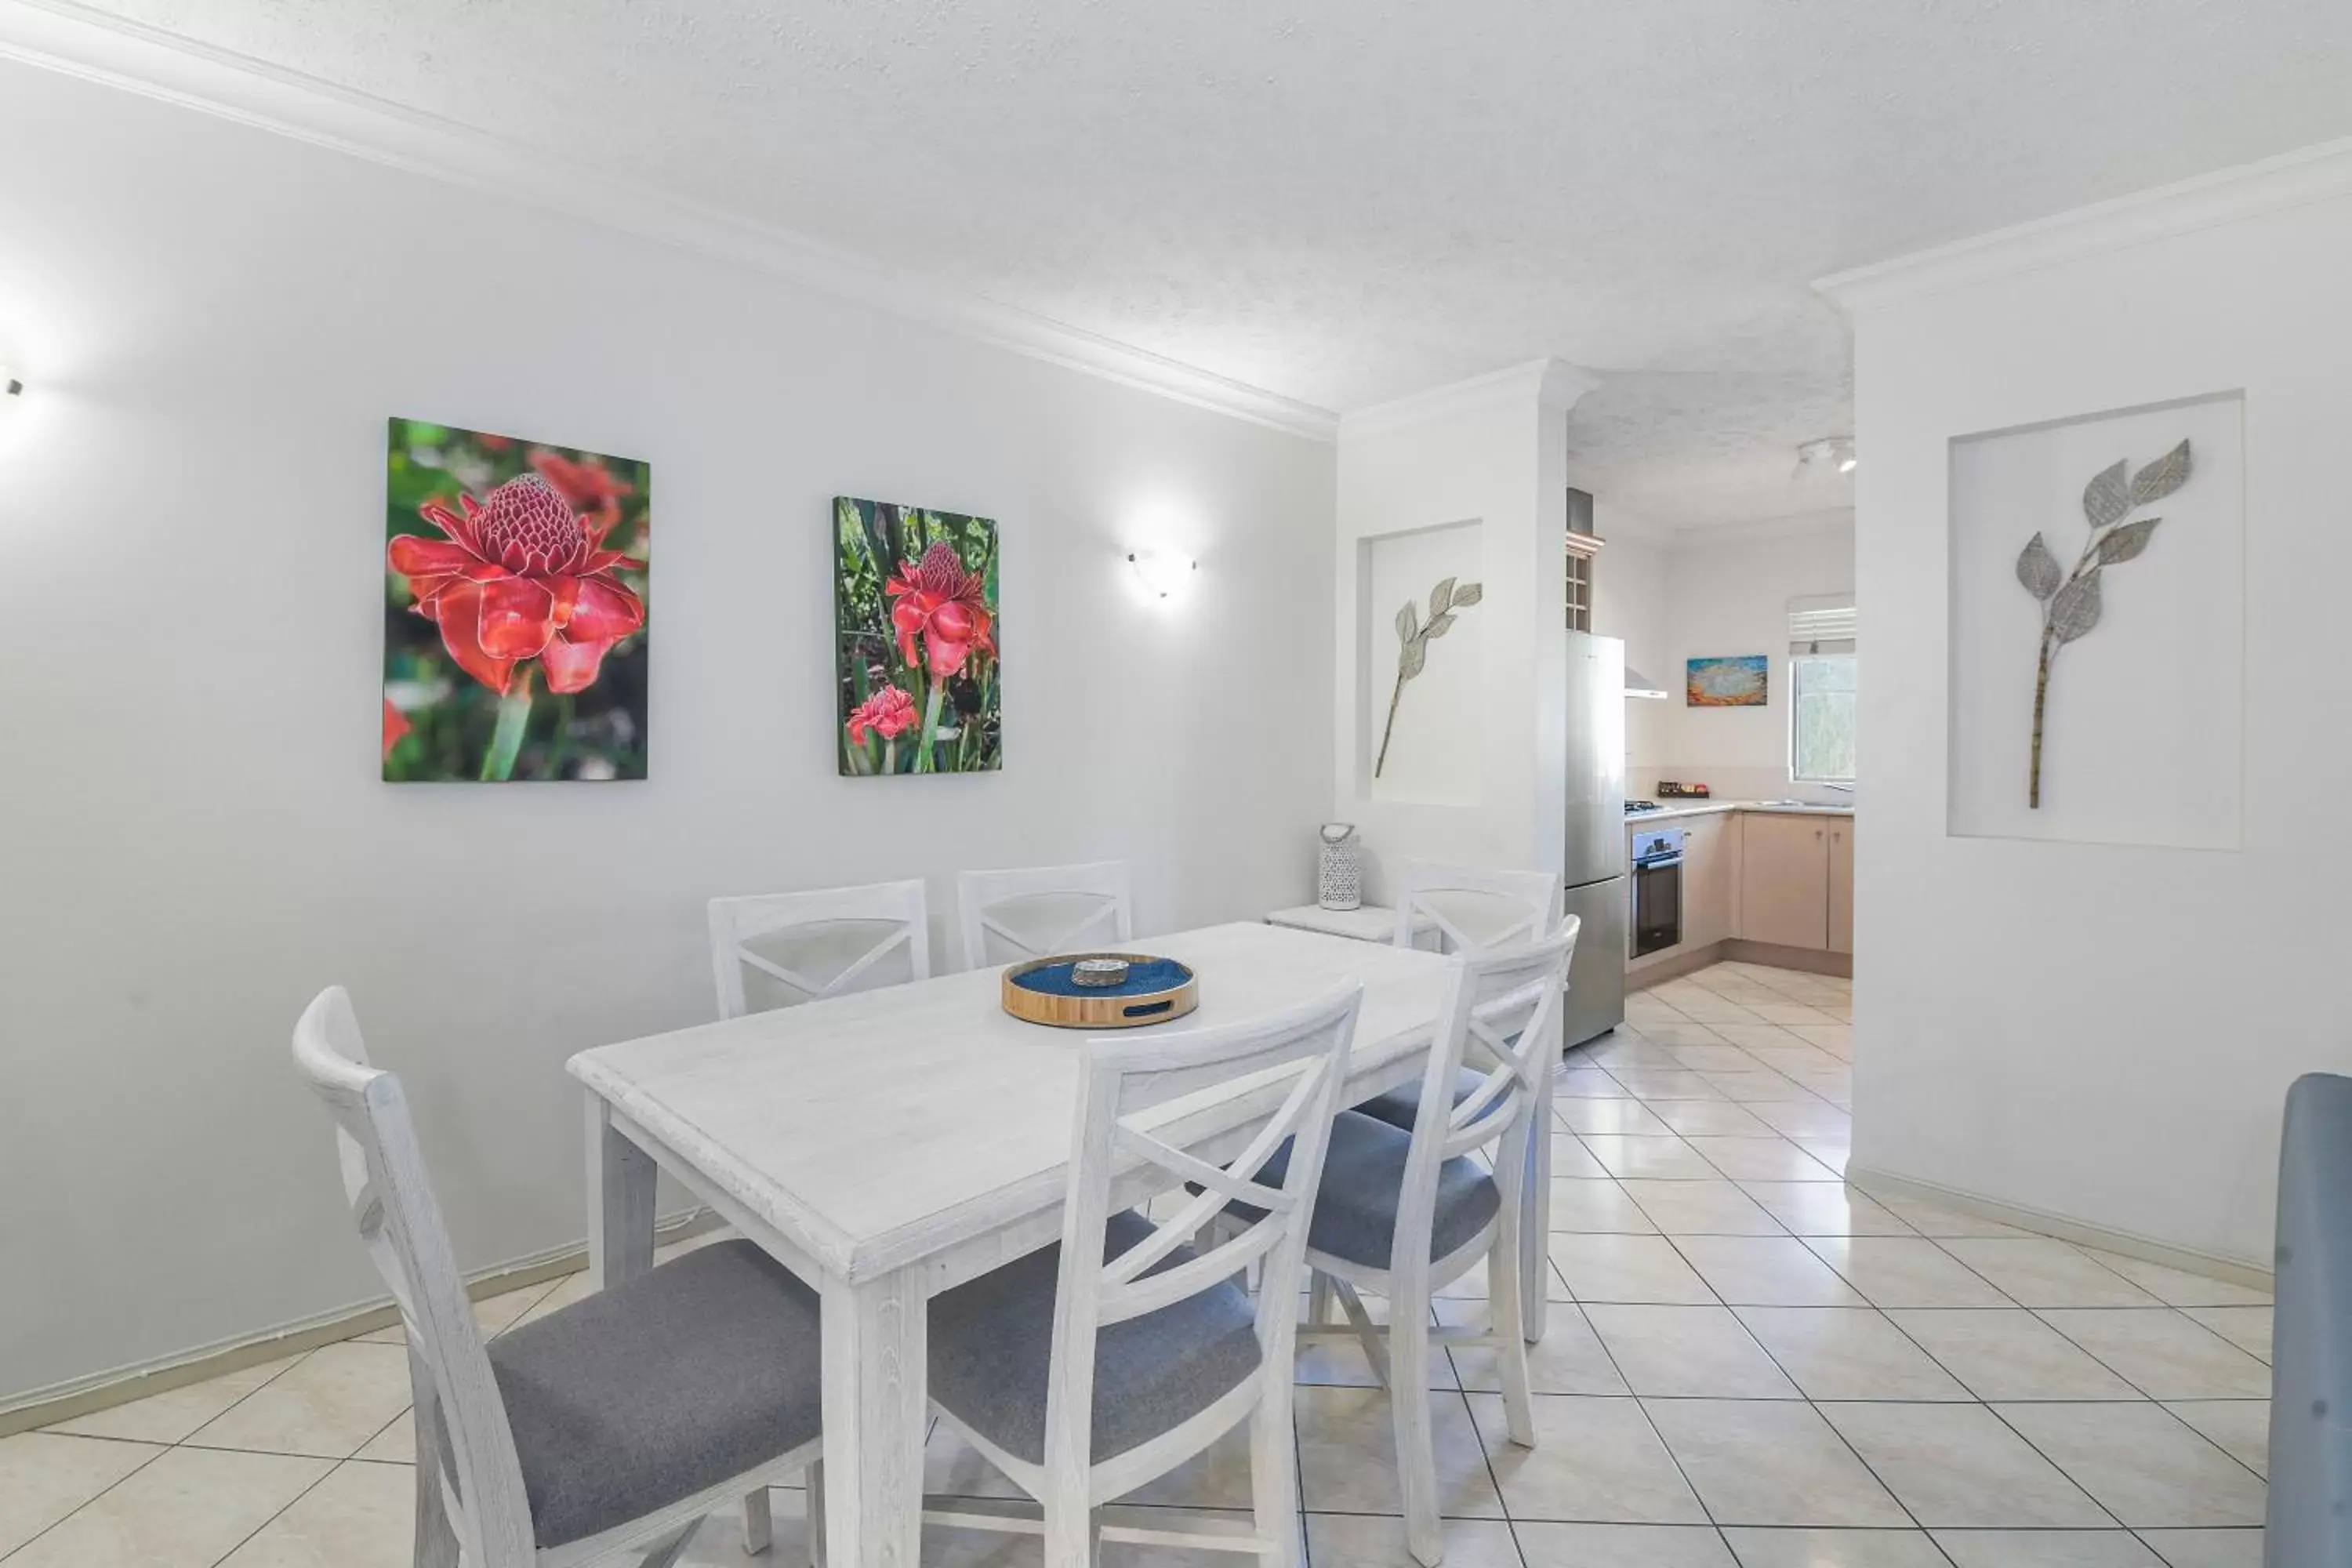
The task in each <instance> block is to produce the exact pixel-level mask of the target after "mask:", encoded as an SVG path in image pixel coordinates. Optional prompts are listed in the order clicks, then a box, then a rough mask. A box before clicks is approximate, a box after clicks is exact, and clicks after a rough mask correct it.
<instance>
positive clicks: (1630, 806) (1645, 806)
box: [1625, 800, 1666, 816]
mask: <svg viewBox="0 0 2352 1568" xmlns="http://www.w3.org/2000/svg"><path fill="white" fill-rule="evenodd" d="M1665 809H1666V808H1665V807H1664V806H1663V805H1659V804H1658V803H1657V802H1656V801H1654V800H1629V801H1627V802H1626V803H1625V815H1626V816H1641V815H1642V814H1643V812H1645V811H1664V810H1665Z"/></svg>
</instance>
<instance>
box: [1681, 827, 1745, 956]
mask: <svg viewBox="0 0 2352 1568" xmlns="http://www.w3.org/2000/svg"><path fill="white" fill-rule="evenodd" d="M1681 826H1682V829H1683V943H1684V945H1685V946H1686V947H1706V946H1707V945H1709V944H1710V943H1713V942H1721V941H1722V940H1723V939H1724V938H1726V937H1727V936H1729V935H1730V934H1731V932H1732V926H1733V923H1734V921H1735V919H1736V917H1737V916H1738V906H1737V905H1736V904H1735V903H1734V902H1733V900H1734V899H1735V898H1736V897H1737V896H1738V894H1737V889H1738V869H1739V817H1738V815H1737V814H1735V813H1732V812H1728V811H1727V812H1722V813H1720V814H1718V815H1717V816H1694V817H1691V818H1689V819H1688V820H1687V821H1685V822H1684V823H1683V824H1681Z"/></svg>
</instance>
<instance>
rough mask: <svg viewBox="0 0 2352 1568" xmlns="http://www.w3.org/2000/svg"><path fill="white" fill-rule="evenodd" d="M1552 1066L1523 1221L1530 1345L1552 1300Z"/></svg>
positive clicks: (1532, 1150) (1532, 1145)
mask: <svg viewBox="0 0 2352 1568" xmlns="http://www.w3.org/2000/svg"><path fill="white" fill-rule="evenodd" d="M1555 1059H1557V1058H1555ZM1549 1065H1550V1064H1547V1070H1546V1071H1545V1073H1544V1076H1543V1087H1542V1089H1539V1090H1538V1091H1537V1094H1536V1135H1535V1136H1534V1137H1532V1138H1530V1139H1528V1191H1527V1201H1526V1202H1525V1203H1524V1204H1523V1205H1521V1218H1520V1222H1519V1329H1520V1331H1521V1333H1522V1334H1524V1335H1525V1336H1526V1339H1527V1342H1528V1343H1529V1344H1536V1343H1538V1342H1540V1341H1541V1340H1542V1339H1543V1336H1544V1314H1545V1312H1546V1311H1547V1310H1549V1309H1548V1307H1547V1305H1546V1303H1548V1302H1549V1300H1551V1291H1550V1290H1549V1289H1546V1287H1547V1286H1549V1284H1550V1283H1551V1240H1550V1231H1551V1140H1552V1134H1554V1133H1555V1132H1557V1131H1559V1121H1557V1120H1556V1119H1555V1118H1554V1117H1553V1116H1552V1112H1551V1100H1552V1075H1551V1073H1550V1071H1549Z"/></svg>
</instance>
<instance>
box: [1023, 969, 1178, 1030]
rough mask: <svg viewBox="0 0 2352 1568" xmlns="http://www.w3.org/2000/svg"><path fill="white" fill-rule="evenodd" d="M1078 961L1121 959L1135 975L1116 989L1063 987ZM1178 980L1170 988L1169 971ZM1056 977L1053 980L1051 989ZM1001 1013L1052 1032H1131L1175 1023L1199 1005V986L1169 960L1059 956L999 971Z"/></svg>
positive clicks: (1112, 986)
mask: <svg viewBox="0 0 2352 1568" xmlns="http://www.w3.org/2000/svg"><path fill="white" fill-rule="evenodd" d="M1082 958H1123V959H1125V960H1126V961H1127V962H1128V963H1129V965H1130V966H1131V967H1132V968H1134V969H1136V970H1139V971H1140V970H1142V969H1143V967H1144V966H1145V965H1146V964H1150V965H1151V966H1152V969H1153V971H1154V973H1150V974H1141V975H1136V976H1130V977H1129V979H1128V981H1127V982H1126V983H1125V984H1119V985H1106V986H1102V987H1099V988H1097V987H1080V986H1076V985H1072V984H1069V982H1068V979H1067V975H1068V972H1069V968H1070V966H1071V965H1072V964H1074V963H1077V962H1078V960H1080V959H1082ZM1170 971H1173V972H1174V973H1175V974H1176V975H1179V976H1181V979H1178V980H1177V981H1176V983H1175V984H1169V983H1168V982H1169V980H1170V978H1171V976H1170V973H1169V972H1170ZM1056 976H1059V977H1060V978H1059V981H1058V984H1056ZM1003 986H1004V1010H1005V1011H1006V1012H1008V1013H1010V1014H1012V1015H1013V1016H1014V1017H1016V1018H1020V1019H1023V1020H1024V1021H1025V1022H1028V1023H1032V1024H1045V1025H1048V1026H1051V1027H1054V1028H1056V1029H1134V1028H1140V1027H1141V1026H1144V1025H1146V1024H1164V1023H1166V1022H1167V1021H1168V1020H1169V1019H1171V1018H1181V1017H1182V1016H1184V1015H1185V1014H1187V1013H1189V1012H1191V1011H1192V1009H1193V1008H1195V1007H1198V1006H1199V1005H1201V982H1200V977H1199V976H1197V975H1195V974H1194V973H1192V969H1191V967H1190V966H1188V965H1186V964H1182V963H1177V962H1176V961H1175V960H1174V959H1172V958H1153V957H1151V956H1150V955H1148V954H1145V953H1139V952H1063V953H1056V954H1055V955H1054V956H1053V957H1051V958H1040V959H1035V960H1033V961H1032V962H1030V963H1016V964H1014V965H1013V967H1012V968H1010V969H1007V970H1006V971H1005V972H1004V982H1003Z"/></svg>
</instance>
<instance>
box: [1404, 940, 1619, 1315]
mask: <svg viewBox="0 0 2352 1568" xmlns="http://www.w3.org/2000/svg"><path fill="white" fill-rule="evenodd" d="M1581 925H1582V922H1581V921H1579V920H1578V919H1577V918H1576V917H1575V916H1573V915H1570V917H1569V918H1568V919H1566V920H1564V921H1559V923H1558V924H1557V926H1556V927H1555V928H1554V929H1553V930H1552V931H1551V932H1550V934H1549V935H1547V936H1544V937H1541V938H1539V939H1538V940H1537V941H1534V942H1523V943H1520V944H1517V945H1515V946H1511V947H1500V948H1488V949H1486V950H1485V951H1483V952H1468V953H1465V954H1463V955H1462V958H1461V962H1460V967H1459V968H1457V969H1456V970H1455V971H1454V973H1453V974H1452V975H1451V976H1450V977H1449V979H1448V981H1447V984H1446V993H1445V999H1444V1004H1443V1005H1442V1006H1441V1009H1440V1011H1439V1014H1438V1027H1437V1037H1436V1041H1435V1043H1434V1044H1433V1046H1432V1047H1431V1048H1430V1053H1429V1065H1428V1068H1427V1070H1426V1072H1425V1073H1424V1074H1423V1079H1422V1090H1421V1111H1420V1114H1419V1115H1418V1116H1417V1117H1415V1118H1414V1121H1413V1128H1412V1150H1411V1152H1409V1153H1408V1154H1407V1156H1406V1160H1405V1175H1404V1194H1403V1196H1402V1201H1401V1203H1400V1205H1399V1208H1398V1219H1397V1226H1396V1235H1397V1237H1398V1241H1397V1247H1398V1251H1399V1254H1400V1257H1399V1259H1398V1260H1397V1263H1396V1264H1394V1265H1392V1266H1391V1273H1394V1272H1396V1271H1397V1270H1398V1268H1400V1267H1402V1266H1403V1265H1404V1263H1405V1261H1406V1260H1405V1259H1404V1258H1403V1257H1402V1255H1403V1254H1404V1253H1406V1252H1408V1251H1411V1250H1412V1247H1413V1246H1415V1245H1417V1246H1418V1247H1420V1249H1421V1250H1420V1253H1419V1258H1420V1259H1421V1260H1426V1259H1427V1258H1428V1250H1427V1247H1428V1243H1427V1237H1428V1235H1429V1228H1428V1214H1429V1211H1430V1209H1431V1208H1432V1207H1433V1205H1434V1204H1435V1202H1436V1198H1437V1184H1438V1174H1439V1169H1440V1167H1441V1166H1443V1165H1444V1163H1445V1162H1446V1161H1448V1160H1453V1159H1457V1158H1459V1157H1460V1156H1462V1155H1464V1154H1467V1153H1470V1152H1473V1151H1475V1150H1478V1149H1483V1148H1486V1146H1488V1145H1489V1144H1496V1145H1498V1146H1497V1147H1496V1149H1495V1151H1494V1153H1493V1155H1492V1159H1493V1163H1494V1167H1495V1179H1496V1184H1498V1185H1499V1186H1500V1187H1501V1189H1502V1205H1503V1209H1504V1211H1505V1212H1507V1213H1511V1212H1516V1211H1517V1205H1518V1203H1519V1199H1520V1187H1521V1184H1522V1183H1523V1182H1524V1181H1525V1180H1526V1179H1527V1172H1528V1158H1527V1152H1528V1139H1529V1138H1531V1137H1541V1136H1543V1135H1544V1133H1545V1130H1544V1129H1542V1128H1539V1127H1537V1126H1536V1125H1535V1118H1536V1113H1537V1111H1538V1110H1539V1108H1540V1107H1541V1106H1542V1104H1543V1091H1544V1085H1545V1080H1546V1079H1547V1077H1548V1075H1549V1073H1550V1071H1551V1065H1552V1063H1554V1062H1556V1061H1558V1060H1559V1032H1560V1026H1561V1022H1562V1019H1561V1006H1562V997H1563V995H1564V994H1565V991H1566V981H1567V978H1568V965H1569V960H1570V957H1571V955H1572V954H1573V953H1574V952H1575V951H1576V938H1577V933H1578V931H1580V928H1581ZM1464 1068H1467V1069H1468V1070H1469V1071H1470V1072H1471V1073H1475V1074H1477V1075H1478V1083H1477V1085H1476V1086H1475V1088H1473V1089H1470V1090H1469V1091H1468V1092H1467V1093H1464V1092H1463V1089H1462V1085H1461V1081H1460V1080H1461V1078H1462V1072H1463V1069H1464ZM1416 1234H1417V1235H1418V1236H1419V1237H1421V1238H1422V1239H1421V1240H1420V1241H1419V1242H1418V1243H1412V1242H1410V1241H1409V1240H1408V1238H1409V1237H1413V1236H1415V1235H1416Z"/></svg>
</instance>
